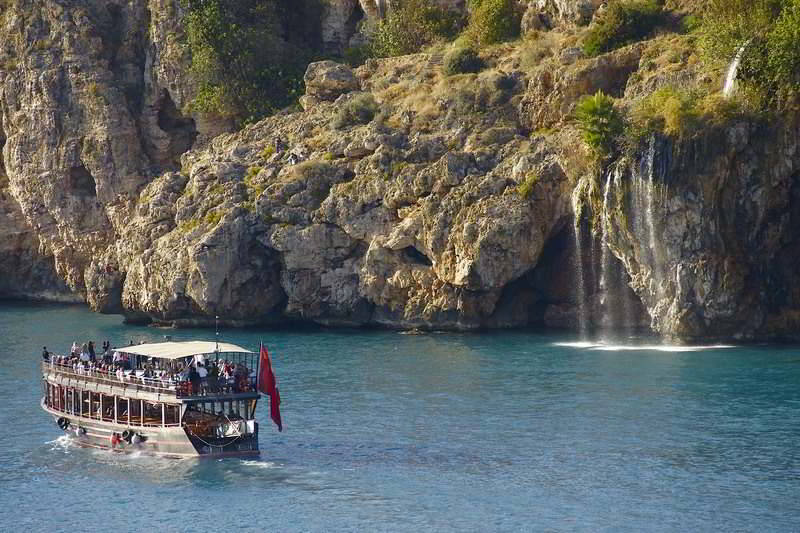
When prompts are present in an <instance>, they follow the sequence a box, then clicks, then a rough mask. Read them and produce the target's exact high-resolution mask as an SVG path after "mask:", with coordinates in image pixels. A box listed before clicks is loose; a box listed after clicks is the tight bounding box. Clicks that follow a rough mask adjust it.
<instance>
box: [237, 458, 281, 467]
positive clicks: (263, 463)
mask: <svg viewBox="0 0 800 533" xmlns="http://www.w3.org/2000/svg"><path fill="white" fill-rule="evenodd" d="M242 464H243V465H244V466H249V467H253V468H263V469H270V468H279V465H278V464H277V463H272V462H270V461H254V460H252V459H248V460H244V461H242Z"/></svg>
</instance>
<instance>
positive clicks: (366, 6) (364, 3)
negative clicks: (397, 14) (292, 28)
mask: <svg viewBox="0 0 800 533" xmlns="http://www.w3.org/2000/svg"><path fill="white" fill-rule="evenodd" d="M394 1H395V2H396V0H394ZM433 2H434V3H436V4H438V5H439V6H441V7H445V8H449V9H453V10H457V11H462V12H464V11H466V9H467V6H466V1H465V0H433ZM392 4H393V0H327V1H326V9H325V15H324V17H323V20H322V41H323V42H324V43H325V48H326V49H327V50H328V51H329V52H332V53H335V54H341V53H342V52H344V51H345V50H347V49H348V48H349V47H351V46H358V45H362V44H364V41H365V40H366V38H367V36H368V34H369V32H370V30H371V29H372V28H374V27H375V24H376V23H377V22H378V21H379V20H380V19H382V18H384V17H385V16H386V15H387V14H388V13H389V11H390V10H391V9H392Z"/></svg>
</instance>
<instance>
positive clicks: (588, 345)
mask: <svg viewBox="0 0 800 533" xmlns="http://www.w3.org/2000/svg"><path fill="white" fill-rule="evenodd" d="M553 346H561V347H564V348H582V349H586V350H596V351H601V352H633V351H639V352H672V353H678V352H702V351H706V350H725V349H728V348H735V346H733V345H730V344H711V345H695V346H691V345H680V344H606V343H603V342H554V343H553Z"/></svg>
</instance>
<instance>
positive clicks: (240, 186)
mask: <svg viewBox="0 0 800 533" xmlns="http://www.w3.org/2000/svg"><path fill="white" fill-rule="evenodd" d="M398 68H399V69H403V70H405V71H407V70H408V69H422V68H427V67H426V66H425V62H424V61H420V58H418V57H417V58H415V57H409V58H405V59H394V60H387V61H385V62H382V63H373V64H371V66H370V67H366V68H365V69H363V70H361V71H359V73H358V79H360V80H362V81H363V82H364V83H362V85H365V86H366V87H367V88H370V87H374V86H378V85H381V84H382V83H383V80H388V79H391V78H392V77H393V76H395V69H398ZM498 75H499V74H498V73H497V72H486V73H485V74H482V75H475V76H474V80H473V81H471V82H469V83H467V86H470V87H472V86H477V87H484V88H485V89H486V90H489V88H490V87H495V86H496V85H497V84H498V81H497V77H498ZM306 78H307V80H308V82H309V83H308V93H309V96H310V95H312V94H313V95H315V97H316V96H317V95H319V96H324V97H325V98H332V97H334V96H335V94H336V93H337V92H342V91H346V90H350V89H352V88H353V87H354V80H356V79H357V78H356V77H354V76H353V73H352V71H350V69H348V68H347V67H344V66H342V65H337V64H335V63H332V62H324V63H317V64H312V65H311V66H310V67H309V72H308V74H307V77H306ZM423 79H424V78H423ZM434 80H435V78H433V79H431V80H430V81H428V82H426V83H427V84H428V85H427V86H426V87H421V88H420V91H421V92H422V93H428V92H432V91H433V89H434V87H433V85H434V84H435V83H436V82H435V81H434ZM373 84H374V85H373ZM503 86H504V87H505V89H503V90H504V91H506V92H507V94H505V96H504V97H503V99H498V100H497V105H498V106H500V107H501V108H502V109H504V110H505V112H507V113H509V116H513V115H514V113H515V108H514V106H513V104H512V103H511V96H512V94H513V92H514V91H519V90H521V88H522V84H521V83H520V84H509V83H505V84H504V85H503ZM382 94H383V93H381V92H380V91H376V92H374V97H375V99H376V100H378V101H379V102H380V101H381V99H382V97H383V96H382ZM347 102H348V97H347V95H345V96H341V97H339V98H337V99H336V100H335V101H333V102H332V101H330V100H325V99H321V98H320V99H319V100H318V102H317V103H316V105H314V106H313V107H310V108H309V109H308V110H307V111H305V112H302V113H295V114H289V115H278V116H275V117H272V118H269V119H266V120H264V121H262V122H259V123H257V124H254V125H253V126H250V127H248V128H246V129H244V130H242V131H241V132H239V133H237V134H234V135H226V136H220V137H218V138H216V139H215V140H214V141H213V142H212V143H210V144H209V145H208V147H206V148H205V149H202V150H195V151H190V152H188V153H186V154H185V155H184V157H183V160H182V163H183V169H184V172H185V173H186V174H185V175H181V174H178V173H174V172H172V173H169V172H168V173H166V174H164V175H162V176H161V177H160V178H158V179H157V180H155V181H153V182H152V183H151V184H149V185H148V186H147V187H146V188H145V189H144V190H143V191H142V193H141V195H140V199H139V201H138V202H137V205H136V206H135V207H133V208H132V211H131V212H130V214H129V216H130V217H131V218H130V221H129V223H128V224H127V225H126V227H125V229H124V230H123V231H124V233H123V235H122V236H121V239H120V240H119V241H118V245H117V247H116V249H115V251H114V254H113V255H114V258H113V260H110V261H111V262H113V263H114V264H115V265H118V268H119V272H120V273H122V274H118V273H117V272H116V271H114V270H113V269H112V270H111V271H108V272H105V271H103V272H100V273H99V274H98V275H97V276H95V277H94V278H93V280H95V281H94V283H93V285H92V287H93V288H94V287H97V288H98V292H99V293H100V296H99V299H101V300H102V299H105V298H107V296H106V295H107V294H111V293H112V292H113V290H112V289H113V287H115V286H116V285H115V284H116V283H117V280H120V279H121V280H122V291H121V302H120V304H121V306H122V307H123V309H124V311H125V312H126V313H127V314H128V315H129V316H130V317H132V318H148V319H153V320H157V321H164V322H172V323H177V324H194V323H201V322H203V321H208V320H210V318H211V317H213V316H214V315H215V314H219V315H220V316H221V317H222V318H223V320H227V321H229V322H231V323H236V324H244V323H261V322H264V321H269V320H273V319H276V318H278V317H279V316H280V317H282V318H283V319H297V320H305V321H314V322H317V323H321V324H330V325H363V324H377V325H385V326H390V327H424V328H437V327H446V328H455V329H472V328H478V327H483V326H487V325H503V326H506V327H509V326H514V325H522V324H526V323H528V320H530V319H531V316H532V315H529V314H528V313H527V312H521V313H519V314H518V315H515V314H513V313H511V312H508V311H505V312H504V314H503V316H502V317H500V316H499V315H498V312H500V308H499V307H498V303H502V302H503V300H502V297H503V294H504V290H505V288H506V286H507V285H508V284H509V283H511V282H513V281H514V280H516V279H519V278H521V277H523V276H524V275H526V274H528V273H529V272H530V271H531V270H532V269H534V268H535V266H536V264H537V262H538V261H539V258H540V256H541V253H542V249H543V247H544V245H545V242H546V241H547V240H548V239H549V238H550V237H551V235H552V234H553V233H554V232H555V231H557V230H558V229H559V228H561V227H563V226H564V221H565V220H568V219H570V218H571V214H570V209H571V207H570V204H569V201H568V198H569V194H568V189H569V180H568V179H567V177H566V175H565V173H564V170H563V168H562V167H561V165H560V163H559V159H558V154H557V153H556V152H555V151H554V150H553V148H552V147H551V146H550V145H549V144H548V143H547V141H546V140H545V139H539V140H538V141H536V142H531V141H529V140H527V139H526V138H524V137H523V136H521V135H518V134H517V133H516V131H517V130H516V129H515V128H513V127H508V128H505V129H503V128H495V130H496V131H495V130H491V128H487V127H485V125H484V123H483V122H482V121H483V120H489V121H490V123H493V122H494V118H492V117H490V116H484V115H483V114H478V115H476V120H478V121H479V122H477V123H475V124H474V127H475V131H476V135H475V136H474V137H470V138H468V136H465V135H464V133H465V132H464V130H463V124H458V123H453V125H452V126H450V125H448V123H449V118H448V115H447V113H445V112H442V113H441V114H440V116H439V117H438V118H431V119H430V120H433V121H434V122H435V123H436V124H437V127H436V133H435V134H430V133H425V131H427V130H430V125H428V126H425V127H423V126H422V125H421V124H420V125H411V126H410V127H402V126H393V125H392V123H393V121H394V118H389V119H387V120H385V121H381V122H379V121H377V120H372V121H370V122H368V123H366V124H352V125H344V126H339V129H336V128H335V127H334V126H333V123H334V121H333V119H334V117H335V116H336V115H337V114H338V111H339V109H340V107H341V106H344V105H347ZM382 107H383V105H382ZM385 109H386V110H387V112H388V113H391V112H392V110H390V109H389V108H388V107H386V108H385ZM443 109H445V110H446V109H447V105H444V107H443ZM394 112H395V113H394V115H393V116H394V117H395V118H397V119H399V120H402V117H403V116H406V115H405V113H404V112H403V111H402V110H394ZM450 128H453V129H452V131H451V130H450ZM486 129H489V130H491V134H490V135H484V134H483V133H482V132H483V131H484V130H486ZM501 130H502V131H501ZM459 136H463V138H464V141H465V144H464V146H469V147H471V148H470V149H468V150H466V149H464V147H463V146H460V144H461V143H455V144H454V143H452V142H451V143H450V146H448V144H447V139H453V138H454V139H458V138H459ZM532 176H534V177H532ZM526 180H534V181H535V183H534V184H533V185H532V189H531V193H529V194H530V195H529V196H523V195H521V194H520V193H519V191H518V187H519V184H520V183H521V182H524V181H526ZM536 298H537V296H535V295H531V296H530V301H533V300H535V299H536ZM526 301H528V300H526ZM537 301H538V300H537ZM503 305H504V306H505V307H503V309H511V308H510V307H508V305H507V304H503Z"/></svg>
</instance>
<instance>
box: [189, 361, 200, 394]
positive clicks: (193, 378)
mask: <svg viewBox="0 0 800 533" xmlns="http://www.w3.org/2000/svg"><path fill="white" fill-rule="evenodd" d="M189 383H191V384H192V395H197V393H198V392H200V374H199V373H198V372H197V369H196V368H195V367H193V366H192V367H189Z"/></svg>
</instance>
